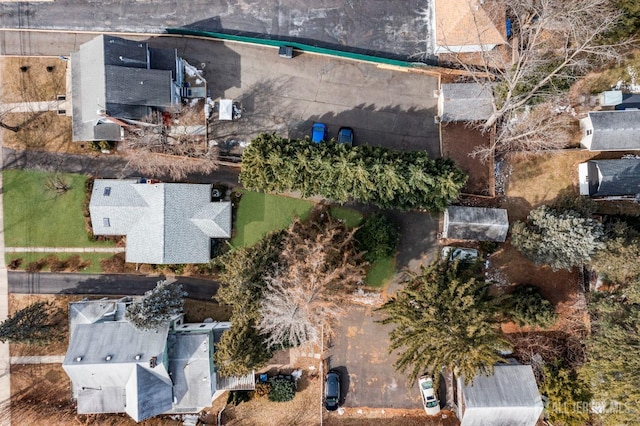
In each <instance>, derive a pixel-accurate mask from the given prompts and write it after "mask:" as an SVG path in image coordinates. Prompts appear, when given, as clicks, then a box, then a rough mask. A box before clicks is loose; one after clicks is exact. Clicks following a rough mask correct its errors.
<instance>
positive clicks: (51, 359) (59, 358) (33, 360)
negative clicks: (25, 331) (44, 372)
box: [10, 355, 64, 364]
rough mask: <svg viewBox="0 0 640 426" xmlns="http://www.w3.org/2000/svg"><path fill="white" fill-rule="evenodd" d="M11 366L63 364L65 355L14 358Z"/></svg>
mask: <svg viewBox="0 0 640 426" xmlns="http://www.w3.org/2000/svg"><path fill="white" fill-rule="evenodd" d="M10 359H11V364H62V362H63V361H64V355H46V356H12V357H11V358H10Z"/></svg>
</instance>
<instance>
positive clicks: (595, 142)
mask: <svg viewBox="0 0 640 426" xmlns="http://www.w3.org/2000/svg"><path fill="white" fill-rule="evenodd" d="M580 129H581V130H582V140H581V141H580V143H581V144H582V146H584V147H585V148H587V149H588V150H589V151H631V150H640V111H637V110H624V111H591V112H589V113H588V115H587V116H586V117H585V118H582V119H580Z"/></svg>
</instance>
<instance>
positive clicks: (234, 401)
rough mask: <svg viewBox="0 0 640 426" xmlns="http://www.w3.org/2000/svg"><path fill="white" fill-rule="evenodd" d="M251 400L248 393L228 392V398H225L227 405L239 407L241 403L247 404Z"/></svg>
mask: <svg viewBox="0 0 640 426" xmlns="http://www.w3.org/2000/svg"><path fill="white" fill-rule="evenodd" d="M250 399H251V394H250V392H249V391H231V392H229V397H228V398H227V404H230V405H239V404H241V403H243V402H247V401H249V400H250Z"/></svg>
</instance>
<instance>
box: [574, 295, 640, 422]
mask: <svg viewBox="0 0 640 426" xmlns="http://www.w3.org/2000/svg"><path fill="white" fill-rule="evenodd" d="M589 308H590V312H591V325H592V327H591V335H590V336H589V338H588V339H587V362H586V364H585V365H584V366H583V367H582V368H581V370H580V375H581V376H582V378H583V380H584V381H585V382H586V383H587V384H588V385H589V386H590V388H591V391H592V393H593V398H592V404H593V405H594V406H595V407H599V408H600V410H599V411H600V415H599V417H601V420H602V421H603V422H604V424H605V425H619V424H625V425H628V424H638V419H639V418H640V387H639V386H638V383H640V351H638V348H640V305H637V304H632V303H628V302H625V301H624V300H623V299H622V298H620V297H617V296H611V295H606V294H604V295H595V296H594V297H593V298H592V300H591V301H590V303H589Z"/></svg>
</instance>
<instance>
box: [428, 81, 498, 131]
mask: <svg viewBox="0 0 640 426" xmlns="http://www.w3.org/2000/svg"><path fill="white" fill-rule="evenodd" d="M491 114H493V95H492V93H491V88H490V87H489V86H486V85H482V84H478V83H456V84H442V85H441V86H440V90H439V93H438V117H439V121H441V122H443V123H448V122H458V121H484V120H487V119H488V118H489V117H491Z"/></svg>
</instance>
